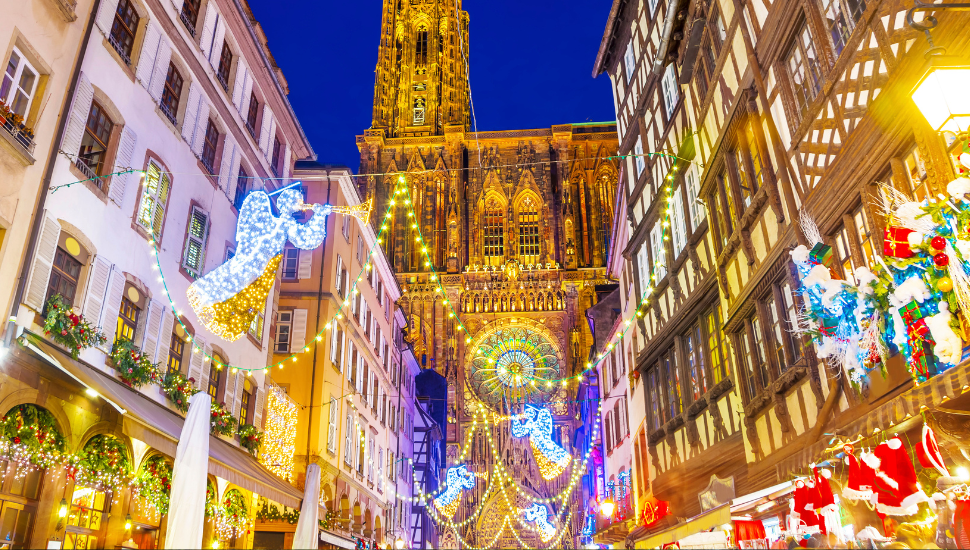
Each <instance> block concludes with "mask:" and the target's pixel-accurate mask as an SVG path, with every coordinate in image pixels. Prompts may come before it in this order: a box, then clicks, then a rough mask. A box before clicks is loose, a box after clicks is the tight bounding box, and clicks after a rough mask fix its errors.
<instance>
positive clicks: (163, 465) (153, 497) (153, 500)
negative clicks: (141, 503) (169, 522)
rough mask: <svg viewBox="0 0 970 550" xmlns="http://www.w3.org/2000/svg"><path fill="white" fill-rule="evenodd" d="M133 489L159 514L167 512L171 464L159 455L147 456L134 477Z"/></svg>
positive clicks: (170, 484)
mask: <svg viewBox="0 0 970 550" xmlns="http://www.w3.org/2000/svg"><path fill="white" fill-rule="evenodd" d="M134 489H135V491H136V494H137V495H138V496H139V497H141V498H142V499H144V500H145V501H146V502H148V503H149V504H150V505H151V506H153V507H154V508H155V509H156V510H158V513H159V514H162V515H165V514H167V513H168V505H169V499H170V496H171V492H172V465H171V464H169V463H168V460H166V459H165V457H163V456H161V455H155V456H153V457H151V458H149V459H148V460H146V461H145V464H144V465H143V466H142V469H141V472H139V473H138V477H137V478H135V483H134Z"/></svg>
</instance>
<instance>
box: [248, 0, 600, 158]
mask: <svg viewBox="0 0 970 550" xmlns="http://www.w3.org/2000/svg"><path fill="white" fill-rule="evenodd" d="M249 4H250V6H251V7H252V9H253V13H254V14H255V15H256V19H257V20H258V21H259V22H260V24H262V26H263V29H264V30H265V31H266V36H267V37H268V39H269V47H270V50H271V51H272V52H273V56H274V57H275V58H276V62H277V63H278V64H279V66H280V68H282V69H283V74H284V75H285V76H286V79H287V81H288V83H289V86H290V102H291V103H292V104H293V108H294V109H295V110H296V114H297V116H298V117H299V119H300V122H301V124H302V125H303V129H304V131H306V134H307V136H308V137H309V138H310V143H311V144H312V145H313V149H314V151H316V153H317V156H318V159H319V161H320V162H325V163H335V164H344V165H347V166H349V167H350V168H351V169H352V170H354V171H356V170H357V167H358V164H359V153H358V152H357V146H356V145H355V142H354V139H355V136H357V135H358V134H362V133H363V131H364V130H365V129H366V128H368V127H369V126H370V120H371V107H372V103H373V99H374V93H373V90H374V66H375V64H376V62H377V48H378V37H379V36H380V28H381V4H382V2H381V0H354V1H347V0H339V1H337V0H322V1H321V0H287V1H280V0H249ZM462 7H463V9H464V10H466V11H467V12H468V13H469V19H470V22H469V34H470V38H469V41H470V42H471V48H470V56H469V65H470V79H471V88H472V100H473V103H474V108H475V115H476V118H477V121H478V129H479V130H513V129H522V128H541V127H549V126H551V125H553V124H564V123H570V122H587V121H592V122H599V121H605V120H614V118H615V113H614V111H613V100H612V99H611V95H610V94H611V92H610V83H609V79H608V77H607V76H605V75H602V76H600V77H599V78H596V79H594V78H593V77H592V72H593V62H594V61H595V59H596V51H597V49H598V48H599V43H600V38H602V36H603V29H604V28H605V26H606V18H607V16H608V15H609V11H610V2H609V0H594V1H589V0H586V1H583V0H566V1H560V2H551V1H549V0H465V1H464V2H463V4H462ZM550 8H552V9H550Z"/></svg>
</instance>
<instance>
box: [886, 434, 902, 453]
mask: <svg viewBox="0 0 970 550" xmlns="http://www.w3.org/2000/svg"><path fill="white" fill-rule="evenodd" d="M886 445H887V446H888V447H889V448H890V449H892V450H894V451H898V450H899V449H901V448H902V446H903V442H902V441H900V440H899V438H898V437H894V438H892V439H890V440H889V441H887V442H886Z"/></svg>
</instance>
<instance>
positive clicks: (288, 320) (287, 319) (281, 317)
mask: <svg viewBox="0 0 970 550" xmlns="http://www.w3.org/2000/svg"><path fill="white" fill-rule="evenodd" d="M292 331H293V312H292V311H280V312H278V313H277V314H276V347H275V351H276V353H289V352H290V336H291V335H290V333H291V332H292Z"/></svg>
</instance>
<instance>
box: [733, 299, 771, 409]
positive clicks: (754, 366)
mask: <svg viewBox="0 0 970 550" xmlns="http://www.w3.org/2000/svg"><path fill="white" fill-rule="evenodd" d="M738 342H739V344H740V346H741V360H742V362H743V367H744V371H745V372H744V374H745V377H746V378H747V382H748V384H747V387H748V399H751V398H753V397H754V396H756V395H758V391H759V390H760V389H761V388H766V387H768V382H769V380H768V371H767V369H766V368H765V361H766V357H767V354H766V352H765V341H764V336H763V335H762V332H761V321H760V319H759V318H758V316H757V315H755V316H753V317H751V319H749V320H747V321H746V322H745V330H744V331H743V332H741V333H739V334H738Z"/></svg>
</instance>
